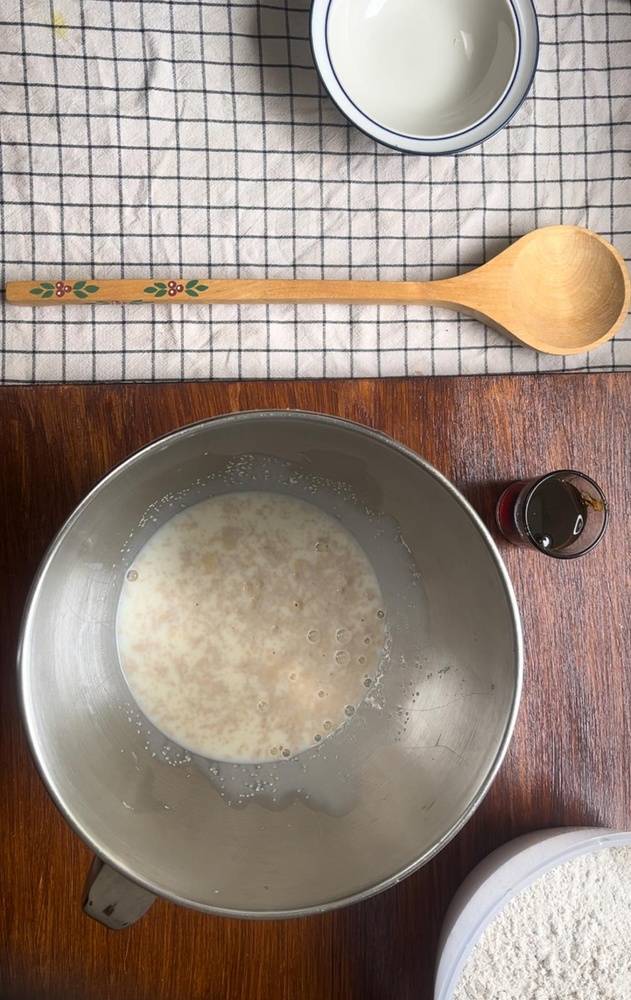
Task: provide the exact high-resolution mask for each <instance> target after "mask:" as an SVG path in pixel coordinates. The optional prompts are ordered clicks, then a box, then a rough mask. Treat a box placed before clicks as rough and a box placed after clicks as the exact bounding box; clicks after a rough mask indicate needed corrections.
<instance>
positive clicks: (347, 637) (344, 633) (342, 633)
mask: <svg viewBox="0 0 631 1000" xmlns="http://www.w3.org/2000/svg"><path fill="white" fill-rule="evenodd" d="M335 638H336V639H337V641H338V642H341V643H342V645H346V643H347V642H350V641H351V639H352V638H353V636H352V633H351V632H350V631H349V630H348V629H347V628H338V630H337V632H336V633H335Z"/></svg>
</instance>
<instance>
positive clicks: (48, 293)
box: [42, 288, 53, 299]
mask: <svg viewBox="0 0 631 1000" xmlns="http://www.w3.org/2000/svg"><path fill="white" fill-rule="evenodd" d="M52 296H53V290H52V288H47V289H46V291H45V292H44V293H43V295H42V298H43V299H51V298H52Z"/></svg>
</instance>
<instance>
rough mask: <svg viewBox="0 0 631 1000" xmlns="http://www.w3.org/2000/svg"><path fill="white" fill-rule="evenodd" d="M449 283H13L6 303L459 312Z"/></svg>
mask: <svg viewBox="0 0 631 1000" xmlns="http://www.w3.org/2000/svg"><path fill="white" fill-rule="evenodd" d="M459 280H460V279H458V278H449V279H447V280H445V281H432V282H414V281H304V280H284V279H279V280H250V279H248V278H241V279H235V280H231V281H223V280H220V279H210V278H159V279H158V278H125V279H111V278H86V279H84V280H83V281H75V280H74V279H70V280H68V281H61V280H58V279H55V280H54V281H10V282H9V283H8V284H7V286H6V289H5V297H6V300H7V302H12V303H13V304H15V305H26V306H37V305H48V306H52V305H74V304H76V303H83V304H85V305H89V304H90V303H92V302H117V303H118V302H158V303H159V302H177V303H181V302H236V303H240V302H262V303H268V302H345V303H355V302H357V303H369V302H374V303H401V304H405V303H424V302H426V303H434V304H439V303H440V304H442V305H447V306H449V305H452V306H454V305H455V306H456V307H458V305H459V303H458V298H457V297H456V298H452V296H453V294H454V293H456V294H457V287H456V282H458V281H459Z"/></svg>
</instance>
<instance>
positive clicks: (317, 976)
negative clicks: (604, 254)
mask: <svg viewBox="0 0 631 1000" xmlns="http://www.w3.org/2000/svg"><path fill="white" fill-rule="evenodd" d="M630 398H631V382H630V381H629V377H628V376H625V375H594V376H586V375H578V376H572V375H565V376H538V377H526V376H518V377H499V378H495V377H493V378H492V377H486V378H458V379H440V378H433V379H414V380H407V381H406V380H396V381H357V382H350V381H337V382H311V383H309V382H306V383H305V382H302V383H295V382H291V383H290V382H286V383H273V382H268V383H241V384H235V383H223V384H208V385H207V384H203V385H202V384H188V385H187V384H184V385H161V386H158V385H154V386H143V385H138V386H127V387H124V386H117V387H113V386H101V387H95V386H90V387H65V388H61V387H38V388H4V389H3V390H0V577H1V578H0V663H1V667H2V705H3V708H2V725H1V726H0V760H1V762H2V766H1V768H0V782H1V792H0V810H1V829H0V860H1V864H2V905H1V906H0V926H1V949H2V951H1V955H0V996H1V997H2V998H3V1000H18V998H19V1000H75V998H76V1000H132V998H133V1000H201V998H204V1000H206V998H208V1000H210V998H212V1000H390V998H392V1000H412V998H414V1000H430V998H431V996H432V989H431V982H432V974H433V963H434V956H435V948H436V940H437V936H438V933H439V929H440V923H441V918H442V915H443V913H444V911H445V908H446V906H447V904H448V903H449V900H450V898H451V896H452V894H453V892H454V891H455V889H456V887H457V886H458V884H459V882H460V881H461V880H462V878H463V877H464V876H465V875H466V873H467V872H468V871H469V870H470V869H471V868H472V867H473V865H474V864H475V863H476V862H477V861H479V860H480V859H481V858H482V857H483V856H484V855H485V854H487V853H488V852H489V851H490V850H491V849H492V848H494V847H496V846H497V845H499V844H501V843H503V842H504V841H506V840H508V839H509V838H511V837H514V836H516V835H517V834H520V833H523V832H525V831H527V830H532V829H537V828H538V827H546V826H556V825H566V824H603V825H611V826H615V827H621V828H624V827H626V828H631V666H630V664H631V638H630V635H629V596H630V593H631V591H630V587H629V583H630V567H631V531H630V530H629V529H630V522H631V498H630V496H629V487H630V481H631V465H630V461H629V459H630V444H629V442H630V441H631V420H630V416H631V404H630V403H629V399H630ZM287 406H289V407H293V406H296V407H301V408H304V409H310V410H321V411H323V412H328V413H335V414H339V415H341V416H344V417H349V418H352V419H354V420H359V421H362V422H364V423H366V424H370V425H372V426H374V427H378V428H380V429H382V430H384V431H386V432H388V433H389V434H391V435H393V436H394V437H395V438H398V439H399V440H400V441H403V442H405V443H406V444H407V445H409V446H411V447H412V448H415V449H416V450H418V451H419V452H420V453H421V454H422V455H424V456H425V457H426V458H428V459H429V460H430V461H431V462H432V463H433V464H434V465H436V466H437V468H439V469H440V470H441V471H442V472H444V473H446V475H447V476H449V477H450V478H451V479H453V480H454V481H455V482H456V484H457V485H458V486H459V487H460V488H461V489H462V490H463V492H464V493H465V494H466V495H467V496H468V497H469V498H470V500H471V501H472V502H473V504H474V506H476V507H477V509H478V510H479V511H480V512H481V513H482V515H483V516H484V517H485V518H486V519H487V521H490V516H491V512H492V508H493V502H494V499H495V497H496V495H497V492H498V484H499V483H502V482H504V481H506V480H509V479H512V478H515V477H518V476H522V475H526V474H535V473H539V472H544V471H547V470H550V469H554V468H560V467H568V466H569V467H572V466H574V467H576V468H578V469H582V470H584V471H585V472H587V473H588V474H590V475H592V476H593V477H594V478H595V479H596V480H597V481H598V482H599V483H600V484H601V485H602V486H603V488H604V490H605V492H606V494H607V496H608V498H609V500H610V505H611V520H610V527H609V529H608V532H607V536H606V538H605V539H604V541H603V542H602V543H601V545H600V546H599V547H598V548H597V549H596V550H594V552H592V553H590V554H589V555H587V556H586V557H584V558H583V559H579V560H576V561H575V562H570V563H566V564H564V563H561V562H557V561H555V560H552V559H546V558H545V557H544V556H542V555H540V554H538V553H536V552H531V551H527V550H523V549H513V548H511V547H509V546H502V551H503V553H504V555H505V558H506V562H507V564H508V568H509V571H510V573H511V575H512V577H513V580H514V583H515V587H516V590H517V596H518V601H519V603H520V607H521V610H522V615H523V624H524V633H525V643H526V671H525V686H524V695H523V701H522V706H521V711H520V715H519V719H518V723H517V728H516V732H515V736H514V739H513V741H512V744H511V747H510V749H509V751H508V755H507V757H506V760H505V762H504V764H503V766H502V768H501V770H500V773H499V775H498V777H497V779H496V781H495V783H494V784H493V786H492V788H491V791H490V792H489V794H488V795H487V797H486V799H485V801H484V802H483V803H482V805H481V806H480V808H479V809H478V811H477V813H476V814H475V816H474V817H473V819H472V820H471V821H470V822H469V823H468V825H467V826H466V827H465V828H464V830H463V831H462V832H461V833H460V834H459V835H458V836H457V837H456V838H455V840H453V841H452V843H451V844H450V845H449V846H448V847H447V848H446V849H445V850H444V851H443V852H442V853H441V854H440V855H439V856H438V857H437V858H436V859H435V860H434V861H432V862H431V863H430V864H428V865H427V866H426V867H425V868H424V869H422V870H421V871H419V872H418V873H416V874H415V875H413V876H412V877H411V878H409V879H408V880H407V881H405V882H403V883H402V884H400V885H398V886H397V887H396V888H394V889H391V890H390V891H388V892H386V893H384V894H382V895H380V896H377V897H376V898H374V899H371V900H370V901H368V902H366V903H363V904H360V905H358V906H355V907H352V908H349V909H346V910H343V911H340V912H336V913H333V914H328V915H324V916H320V917H310V918H307V919H302V920H294V921H284V922H281V921H279V922H241V921H237V920H226V919H220V918H213V917H209V916H205V915H203V914H200V913H195V912H192V911H186V910H184V909H182V908H178V907H176V906H174V905H172V904H170V903H166V902H163V901H158V902H157V903H156V904H155V905H154V906H153V908H152V909H151V910H150V911H149V913H148V914H147V916H146V917H145V918H144V919H143V920H142V921H140V923H138V924H137V925H135V926H134V927H132V928H130V929H129V930H127V931H122V932H112V931H107V930H105V928H103V927H102V926H100V925H99V924H97V923H95V922H94V921H92V920H90V919H88V918H87V917H85V916H84V915H83V913H82V911H81V906H80V897H81V891H82V886H83V882H84V878H85V874H86V871H87V867H88V863H89V853H88V851H87V849H86V848H85V847H84V846H83V845H82V844H81V843H80V842H79V840H78V839H77V837H76V836H75V835H74V834H73V833H72V832H71V831H70V830H69V829H68V827H67V826H66V825H65V823H64V822H63V821H62V819H61V817H60V816H59V814H58V813H57V811H56V809H55V808H54V806H53V805H52V803H51V802H50V801H49V799H48V797H47V794H46V792H45V791H44V788H43V785H42V784H41V782H40V780H39V778H38V776H37V774H36V772H35V769H34V767H33V765H32V763H31V760H30V757H29V753H28V749H27V745H26V740H25V737H24V733H23V731H22V728H21V724H20V720H19V716H18V708H17V703H16V695H15V650H16V641H17V635H18V627H19V621H20V616H21V612H22V608H23V605H24V600H25V597H26V593H27V590H28V586H29V582H30V580H31V578H32V576H33V573H34V571H35V569H36V566H37V564H38V562H39V560H40V559H41V557H42V555H43V553H44V550H45V548H46V546H47V545H48V543H49V541H50V540H51V538H52V536H53V534H54V533H55V531H56V530H57V529H58V528H59V527H60V525H61V524H62V522H63V520H64V519H65V517H66V516H67V515H68V514H69V513H70V511H71V510H72V508H73V507H74V506H75V504H76V503H77V502H78V500H79V499H80V498H81V497H82V495H83V494H84V493H85V492H86V490H87V489H88V488H89V487H90V486H91V485H92V484H93V483H94V482H95V481H96V480H97V479H98V478H99V476H101V474H102V473H104V472H105V471H106V470H107V469H109V468H110V467H111V466H112V465H113V464H115V463H116V462H118V461H119V460H120V459H121V458H123V457H124V456H125V455H127V454H128V453H129V452H130V451H132V450H133V449H135V448H137V447H138V446H140V445H142V444H144V443H145V442H147V441H149V440H150V439H151V438H153V437H155V436H156V435H158V434H162V433H164V432H165V431H168V430H171V429H173V428H175V427H178V426H180V425H181V424H184V423H187V422H189V421H192V420H198V419H200V418H202V417H206V416H210V415H213V414H217V413H222V412H226V411H230V410H237V409H250V408H255V407H287ZM594 1000H596V998H594Z"/></svg>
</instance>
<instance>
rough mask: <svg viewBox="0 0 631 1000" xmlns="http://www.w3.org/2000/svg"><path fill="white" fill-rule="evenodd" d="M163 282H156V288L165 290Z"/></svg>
mask: <svg viewBox="0 0 631 1000" xmlns="http://www.w3.org/2000/svg"><path fill="white" fill-rule="evenodd" d="M166 287H167V286H166V285H165V283H164V281H156V288H166Z"/></svg>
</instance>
